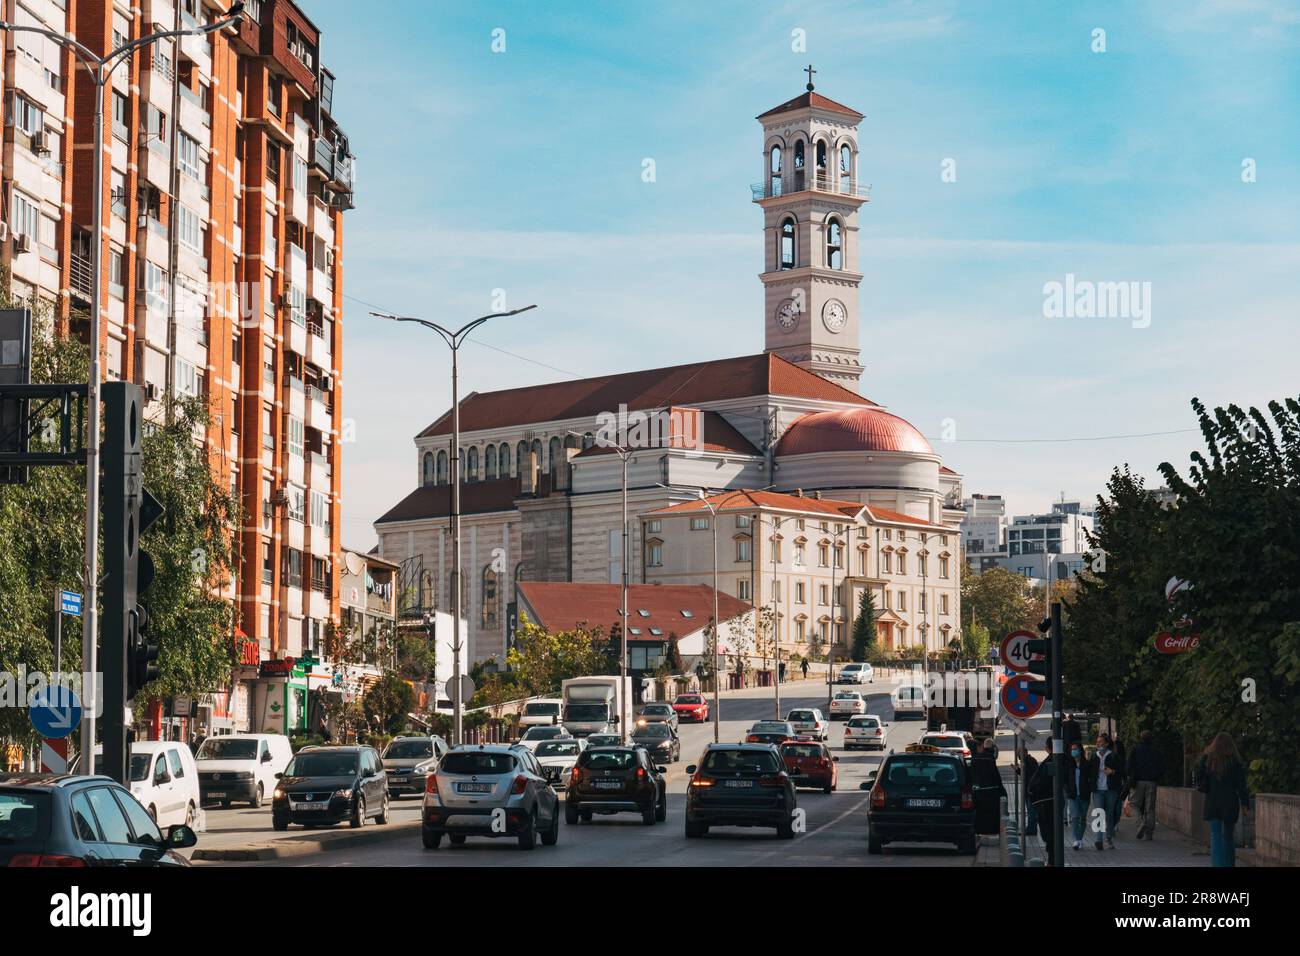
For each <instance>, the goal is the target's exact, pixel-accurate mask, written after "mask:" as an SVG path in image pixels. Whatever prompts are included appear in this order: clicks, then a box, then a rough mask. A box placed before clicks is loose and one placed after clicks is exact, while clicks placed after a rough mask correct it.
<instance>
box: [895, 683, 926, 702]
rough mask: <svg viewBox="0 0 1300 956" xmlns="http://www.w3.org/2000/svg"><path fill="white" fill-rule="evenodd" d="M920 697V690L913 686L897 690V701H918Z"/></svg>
mask: <svg viewBox="0 0 1300 956" xmlns="http://www.w3.org/2000/svg"><path fill="white" fill-rule="evenodd" d="M920 697H921V688H919V687H916V686H914V685H909V686H907V687H900V688H898V699H899V700H919V699H920Z"/></svg>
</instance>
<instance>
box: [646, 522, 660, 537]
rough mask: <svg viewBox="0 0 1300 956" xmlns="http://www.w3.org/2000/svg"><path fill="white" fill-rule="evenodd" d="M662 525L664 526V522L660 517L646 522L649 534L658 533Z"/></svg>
mask: <svg viewBox="0 0 1300 956" xmlns="http://www.w3.org/2000/svg"><path fill="white" fill-rule="evenodd" d="M662 527H663V522H662V521H660V520H659V519H658V518H656V519H655V520H654V521H647V522H646V523H645V530H646V533H647V534H658V533H659V531H660V529H661V528H662Z"/></svg>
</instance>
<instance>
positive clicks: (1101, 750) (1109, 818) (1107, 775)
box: [1088, 734, 1124, 850]
mask: <svg viewBox="0 0 1300 956" xmlns="http://www.w3.org/2000/svg"><path fill="white" fill-rule="evenodd" d="M1088 773H1089V774H1090V775H1091V778H1092V785H1093V786H1092V799H1091V804H1090V805H1091V806H1092V807H1100V808H1101V809H1102V811H1103V812H1104V813H1105V821H1106V829H1105V838H1106V845H1107V846H1109V847H1110V848H1111V849H1112V850H1113V849H1115V824H1116V823H1117V822H1118V818H1119V801H1120V797H1121V796H1122V794H1123V791H1124V764H1123V762H1122V761H1121V760H1120V758H1119V754H1117V753H1115V751H1114V750H1113V749H1112V744H1111V739H1110V734H1098V735H1097V750H1096V752H1095V753H1094V754H1093V755H1092V758H1091V759H1090V760H1089V761H1088ZM1101 841H1102V831H1101V830H1098V831H1097V839H1096V842H1095V845H1096V847H1097V849H1098V850H1100V849H1102V843H1101Z"/></svg>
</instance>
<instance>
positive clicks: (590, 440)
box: [582, 432, 596, 451]
mask: <svg viewBox="0 0 1300 956" xmlns="http://www.w3.org/2000/svg"><path fill="white" fill-rule="evenodd" d="M595 444H596V436H595V435H593V434H592V433H591V432H587V434H585V435H583V436H582V450H583V451H586V450H587V449H588V448H590V447H592V446H593V445H595Z"/></svg>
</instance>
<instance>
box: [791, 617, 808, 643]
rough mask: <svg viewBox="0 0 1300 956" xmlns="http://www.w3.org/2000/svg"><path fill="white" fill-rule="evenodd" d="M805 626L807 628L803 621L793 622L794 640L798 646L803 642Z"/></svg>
mask: <svg viewBox="0 0 1300 956" xmlns="http://www.w3.org/2000/svg"><path fill="white" fill-rule="evenodd" d="M806 626H807V622H805V621H795V622H794V639H795V640H796V641H798V642H799V643H800V644H802V643H803V642H804V636H805V631H804V628H805V627H806Z"/></svg>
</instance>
